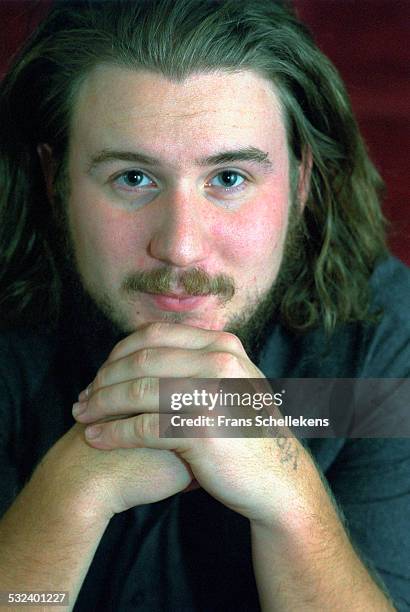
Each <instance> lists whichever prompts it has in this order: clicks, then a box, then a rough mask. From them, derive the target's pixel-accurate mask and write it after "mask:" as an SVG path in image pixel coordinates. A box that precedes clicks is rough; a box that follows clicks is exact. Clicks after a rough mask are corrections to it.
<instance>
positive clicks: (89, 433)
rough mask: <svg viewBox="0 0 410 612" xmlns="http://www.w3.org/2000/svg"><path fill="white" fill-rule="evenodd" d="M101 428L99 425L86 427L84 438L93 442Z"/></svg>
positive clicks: (99, 433)
mask: <svg viewBox="0 0 410 612" xmlns="http://www.w3.org/2000/svg"><path fill="white" fill-rule="evenodd" d="M101 432H102V427H100V426H99V425H92V426H91V427H87V428H86V430H85V437H86V438H87V439H88V440H95V439H96V438H98V437H99V436H100V435H101Z"/></svg>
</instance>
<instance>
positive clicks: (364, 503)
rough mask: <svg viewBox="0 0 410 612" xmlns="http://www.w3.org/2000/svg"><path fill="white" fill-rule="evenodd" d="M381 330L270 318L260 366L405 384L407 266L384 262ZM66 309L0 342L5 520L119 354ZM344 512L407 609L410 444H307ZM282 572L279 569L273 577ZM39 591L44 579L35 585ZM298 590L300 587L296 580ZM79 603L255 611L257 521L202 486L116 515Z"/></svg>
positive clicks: (292, 374) (278, 374)
mask: <svg viewBox="0 0 410 612" xmlns="http://www.w3.org/2000/svg"><path fill="white" fill-rule="evenodd" d="M372 286H373V289H374V304H375V306H376V305H377V306H382V307H383V308H384V315H383V318H382V320H381V321H380V323H379V324H377V325H369V324H366V325H364V324H360V323H357V324H351V325H346V326H343V327H341V328H340V329H338V330H337V331H336V332H335V334H334V335H333V336H332V338H331V340H330V341H329V342H327V341H326V339H325V336H324V334H323V333H322V331H321V330H316V331H313V332H310V333H308V334H307V335H304V336H295V335H293V334H290V333H288V332H286V330H284V329H283V328H282V327H281V326H280V325H278V324H272V326H271V328H270V331H269V334H268V335H267V339H266V343H265V345H264V348H263V350H262V351H261V354H260V357H259V361H258V363H257V365H258V367H259V368H260V369H261V370H262V371H263V372H264V374H265V375H266V376H268V377H272V378H286V377H289V378H305V377H306V378H331V377H334V378H405V377H408V376H409V369H410V366H409V364H410V359H409V357H410V316H409V304H410V272H409V270H408V269H407V268H406V267H405V266H404V265H403V264H400V263H399V262H398V261H397V260H395V259H393V258H390V259H389V260H387V261H386V262H385V263H384V264H382V265H381V266H379V268H378V269H377V271H376V272H375V274H374V275H373V277H372ZM112 348H113V347H112V345H110V343H109V341H105V340H101V339H98V340H97V339H96V338H95V337H91V336H90V334H87V329H86V326H85V325H82V324H81V321H78V320H77V314H76V313H71V316H70V315H68V316H67V317H65V318H64V321H63V323H62V325H61V329H60V331H59V333H58V334H47V333H46V332H44V331H41V330H37V331H35V332H34V331H28V330H19V331H13V332H9V333H3V334H2V335H1V336H0V417H1V429H0V514H2V513H3V512H4V511H5V510H6V509H7V507H8V506H9V505H10V504H11V503H12V501H13V499H14V498H15V496H16V495H17V493H18V492H19V490H20V489H21V487H22V486H23V485H24V483H25V482H26V481H27V479H28V478H29V477H30V474H31V473H32V471H33V469H34V467H35V466H36V465H37V463H38V462H39V460H40V459H41V457H42V456H43V455H44V454H45V453H46V452H47V450H48V449H49V448H50V447H51V446H52V445H53V444H54V442H55V441H57V440H58V439H59V438H60V437H61V436H62V435H63V434H64V433H65V432H66V431H67V430H68V429H69V428H70V427H71V426H72V425H73V424H74V420H73V418H72V415H71V408H72V404H73V402H74V401H76V398H77V395H78V393H79V391H80V390H82V389H83V388H84V387H85V386H86V385H87V384H88V383H89V382H90V381H91V380H92V379H93V378H94V376H95V373H96V371H97V369H98V367H99V366H100V365H101V364H102V363H103V361H104V360H105V359H106V357H107V355H108V353H109V352H110V350H111V349H112ZM306 444H307V445H308V446H309V448H310V450H311V452H312V454H313V456H314V457H315V460H316V462H317V464H318V466H320V468H321V470H322V471H323V473H324V474H325V476H326V478H327V480H328V482H329V485H330V488H331V490H332V491H333V494H334V496H335V498H336V500H337V502H338V504H339V506H340V508H341V510H342V512H343V514H344V516H345V518H346V522H347V528H348V530H349V533H350V535H351V538H352V541H353V543H354V545H355V547H356V548H357V550H358V551H359V552H360V555H361V557H362V558H363V559H364V560H365V562H366V563H368V565H369V566H370V567H372V568H373V571H375V572H377V573H378V574H379V575H380V577H381V578H382V580H383V582H384V583H385V585H386V586H387V589H388V591H389V592H390V594H391V596H392V598H393V599H394V601H395V603H396V606H397V608H398V609H399V610H400V611H401V610H410V529H409V522H410V521H409V519H410V440H409V439H403V438H401V439H400V438H396V439H374V438H373V439H370V438H369V439H365V438H360V439H346V438H344V439H342V438H334V439H312V440H308V441H306ZM274 571H275V568H272V572H274ZM40 586H41V585H39V587H40ZM295 588H297V585H295ZM74 609H75V610H79V611H81V612H89V611H92V610H96V611H97V610H98V611H99V612H104V611H114V610H115V611H120V612H127V611H131V610H138V611H141V612H159V611H167V612H168V611H169V612H173V611H175V612H183V611H190V612H193V611H204V612H210V611H214V610H215V611H216V610H225V611H229V610H232V611H233V610H235V611H236V612H239V611H241V610H242V611H244V612H245V611H246V612H251V611H253V610H259V604H258V598H257V591H256V586H255V581H254V577H253V572H252V564H251V555H250V535H249V523H248V521H247V520H246V519H245V518H243V517H242V516H240V515H238V514H236V513H234V512H232V511H230V510H229V509H227V508H225V507H224V506H223V505H221V504H220V503H219V502H217V501H216V500H214V499H213V498H212V497H210V496H209V495H208V494H207V493H206V492H205V491H203V490H202V489H199V490H196V491H192V492H189V493H181V494H178V495H175V496H173V497H171V498H169V499H166V500H164V501H162V502H158V503H156V504H150V505H145V506H140V507H136V508H132V509H130V510H128V511H126V512H123V513H121V514H118V515H116V516H115V517H114V518H113V519H112V520H111V521H110V524H109V525H108V527H107V529H106V531H105V533H104V536H103V538H102V540H101V542H100V544H99V547H98V549H97V551H96V553H95V556H94V559H93V562H92V564H91V567H90V570H89V572H88V574H87V576H86V579H85V581H84V584H83V586H82V589H81V591H80V594H79V597H78V599H77V603H76V605H75V608H74Z"/></svg>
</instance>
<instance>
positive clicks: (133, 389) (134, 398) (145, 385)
mask: <svg viewBox="0 0 410 612" xmlns="http://www.w3.org/2000/svg"><path fill="white" fill-rule="evenodd" d="M158 407H159V380H158V378H154V377H151V376H145V377H142V378H134V379H131V380H127V381H125V382H121V383H117V384H113V385H108V386H106V387H100V388H96V389H95V390H94V392H93V393H92V394H91V395H90V396H89V397H88V400H85V401H82V402H79V403H76V404H74V406H73V417H74V418H75V419H76V420H77V421H79V422H80V423H92V422H94V421H96V420H98V419H102V418H105V417H108V416H110V417H112V418H117V417H118V415H130V414H136V413H138V412H139V411H140V412H155V411H156V412H157V411H158Z"/></svg>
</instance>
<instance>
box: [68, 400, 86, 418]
mask: <svg viewBox="0 0 410 612" xmlns="http://www.w3.org/2000/svg"><path fill="white" fill-rule="evenodd" d="M86 409H87V404H86V403H85V402H81V404H80V403H79V402H76V403H75V404H74V405H73V410H72V413H73V417H76V416H78V415H80V414H82V413H83V412H85V411H86Z"/></svg>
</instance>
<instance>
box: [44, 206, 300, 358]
mask: <svg viewBox="0 0 410 612" xmlns="http://www.w3.org/2000/svg"><path fill="white" fill-rule="evenodd" d="M66 210H67V197H64V198H63V197H62V198H61V200H60V199H59V201H58V202H57V207H56V209H55V214H56V226H57V240H58V247H57V262H58V267H59V270H60V277H61V279H62V303H63V308H64V305H67V304H69V309H70V312H71V313H74V316H75V317H77V316H78V319H79V320H81V321H82V322H83V323H84V324H85V326H86V328H87V331H88V333H89V335H90V337H92V338H93V341H94V343H95V342H98V340H99V339H100V340H103V342H104V345H105V346H106V347H107V348H108V350H110V349H111V348H112V347H113V346H114V345H115V344H116V343H117V342H119V341H120V340H122V339H123V338H125V337H127V336H128V335H130V334H131V333H133V332H134V331H135V328H132V326H130V323H129V321H128V320H127V319H126V317H125V315H124V314H123V313H121V312H120V310H119V309H118V308H117V307H116V305H115V303H114V302H113V300H112V297H111V296H108V295H106V294H104V293H102V294H99V295H93V294H92V293H91V292H90V291H89V290H88V288H87V286H86V283H85V280H84V279H83V278H82V276H81V273H80V269H79V265H78V262H77V258H76V253H75V243H74V239H73V236H72V233H71V229H70V224H69V220H68V218H67V214H66ZM303 240H304V232H303V225H302V215H301V213H300V208H299V205H298V204H297V202H296V198H293V203H292V205H291V206H290V208H289V220H288V228H287V234H286V238H285V244H284V249H283V256H282V261H281V264H280V268H279V271H278V274H277V276H276V279H275V280H274V281H273V283H272V284H271V286H270V287H269V288H268V289H267V290H265V292H264V293H262V294H260V295H253V296H252V295H250V296H249V297H248V300H247V303H246V306H245V308H244V309H243V310H242V312H240V313H237V314H234V315H233V316H231V318H230V319H229V320H228V321H227V323H226V324H225V326H224V328H223V330H224V331H227V332H230V333H232V334H234V335H235V336H237V337H238V338H239V340H240V341H241V343H242V345H243V347H244V350H245V352H246V353H247V355H248V357H249V358H250V360H251V361H252V362H253V363H255V364H257V362H258V359H259V355H260V352H261V349H262V347H263V344H264V342H265V340H266V339H267V336H268V333H269V329H270V328H271V326H272V325H273V324H274V323H275V321H276V320H277V319H278V314H279V310H280V304H281V299H282V297H283V295H284V292H285V290H286V287H288V286H289V283H292V282H294V278H295V275H296V274H297V270H298V267H299V266H298V263H297V262H298V259H299V258H300V254H301V253H302V252H303ZM176 279H177V280H178V283H179V284H180V285H182V286H183V287H184V293H185V294H187V295H192V296H194V295H216V296H217V297H218V299H219V301H220V303H221V304H222V303H226V302H228V301H229V300H230V299H231V298H232V297H233V296H234V295H235V281H234V279H233V278H232V277H229V276H226V275H223V274H221V275H218V276H216V277H210V276H209V275H208V274H207V273H206V272H205V271H203V270H201V269H200V268H193V269H191V270H188V271H185V272H183V273H182V274H181V273H180V274H178V276H176V275H175V273H174V271H173V270H172V269H171V268H170V267H162V268H159V269H156V270H152V271H147V272H145V271H135V272H133V273H131V274H129V275H127V277H125V279H124V281H123V283H122V286H121V291H122V294H123V295H126V296H128V297H130V296H131V297H132V296H133V295H136V294H137V293H138V292H148V293H157V294H161V293H167V292H170V287H171V283H172V282H173V281H175V280H176ZM66 307H67V306H66ZM70 318H71V320H75V319H73V316H72V315H71V317H70ZM185 318H186V314H185V313H174V312H163V313H161V320H162V321H167V322H171V323H182V322H183V321H184V319H185ZM147 322H148V321H147Z"/></svg>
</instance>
